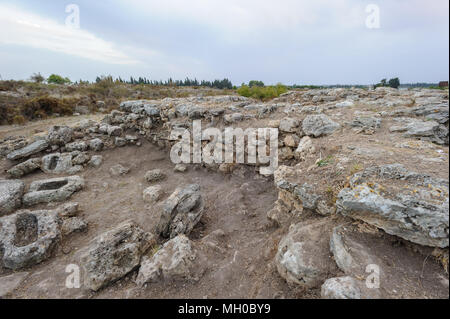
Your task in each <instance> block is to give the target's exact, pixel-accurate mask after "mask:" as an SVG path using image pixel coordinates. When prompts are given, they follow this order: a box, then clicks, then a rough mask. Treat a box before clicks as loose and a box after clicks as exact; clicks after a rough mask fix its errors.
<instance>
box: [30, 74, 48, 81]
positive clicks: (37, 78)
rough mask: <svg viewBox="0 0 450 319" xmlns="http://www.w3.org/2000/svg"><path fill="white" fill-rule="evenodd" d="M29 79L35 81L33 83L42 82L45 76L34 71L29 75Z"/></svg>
mask: <svg viewBox="0 0 450 319" xmlns="http://www.w3.org/2000/svg"><path fill="white" fill-rule="evenodd" d="M30 79H31V81H33V82H35V83H42V82H44V80H45V78H44V77H43V76H42V75H41V73H34V74H33V75H32V76H31V77H30Z"/></svg>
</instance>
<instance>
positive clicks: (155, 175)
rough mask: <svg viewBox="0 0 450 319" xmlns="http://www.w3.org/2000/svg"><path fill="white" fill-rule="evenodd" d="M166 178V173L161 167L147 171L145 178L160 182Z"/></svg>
mask: <svg viewBox="0 0 450 319" xmlns="http://www.w3.org/2000/svg"><path fill="white" fill-rule="evenodd" d="M165 178H166V175H165V174H164V173H163V172H162V171H161V170H160V169H154V170H151V171H148V172H147V173H145V179H146V180H147V182H149V183H155V182H159V181H162V180H163V179H165Z"/></svg>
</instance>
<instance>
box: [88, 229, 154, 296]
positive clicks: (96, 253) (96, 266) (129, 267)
mask: <svg viewBox="0 0 450 319" xmlns="http://www.w3.org/2000/svg"><path fill="white" fill-rule="evenodd" d="M154 243H155V241H154V239H153V236H152V235H151V234H150V233H146V232H144V231H143V230H142V229H141V228H139V227H138V226H137V225H136V224H135V223H134V222H132V221H127V222H124V223H122V224H120V225H119V226H117V227H116V228H114V229H113V230H110V231H108V232H106V233H103V234H101V235H100V236H98V237H96V238H94V239H93V240H92V241H91V242H90V244H89V247H88V248H87V251H85V252H83V254H82V257H81V260H82V261H83V264H84V265H85V281H84V282H85V285H86V286H87V287H88V288H89V289H92V290H94V291H98V290H99V289H101V288H102V287H104V286H106V285H108V284H109V283H112V282H114V281H116V280H118V279H120V278H122V277H123V276H125V275H126V274H128V273H129V272H131V271H133V270H134V269H136V268H137V267H138V266H139V264H140V263H141V257H142V255H143V254H144V253H145V251H146V250H147V249H149V248H150V247H151V246H152V245H154Z"/></svg>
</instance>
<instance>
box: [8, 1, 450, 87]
mask: <svg viewBox="0 0 450 319" xmlns="http://www.w3.org/2000/svg"><path fill="white" fill-rule="evenodd" d="M55 2H56V3H55ZM70 4H74V5H76V8H79V22H80V25H79V26H80V28H76V27H73V25H72V26H70V25H68V23H67V22H66V21H67V19H68V18H70V17H71V16H72V14H73V11H70V10H69V11H68V12H66V8H67V6H68V5H70ZM371 4H373V5H375V6H376V7H377V8H379V22H380V24H379V28H378V27H375V28H370V27H368V25H367V19H368V17H369V16H370V15H372V14H373V12H368V11H366V10H367V8H368V5H371ZM69 8H73V6H72V7H71V6H69ZM448 10H449V2H448V1H447V0H431V1H423V0H379V1H375V0H372V1H360V0H334V1H325V0H315V1H306V0H279V1H276V2H275V1H256V0H247V1H237V0H230V1H226V2H225V1H213V0H209V1H206V0H191V1H189V2H187V1H182V0H168V1H164V2H162V1H144V0H127V1H125V0H111V1H108V2H107V3H105V2H92V1H86V0H80V1H73V2H66V1H52V0H43V1H39V3H36V2H35V1H29V0H18V1H14V2H13V1H2V0H0V28H1V29H2V30H3V31H2V33H0V48H1V50H0V61H1V62H0V76H1V78H2V79H3V80H5V79H16V80H20V79H21V80H25V79H28V78H29V77H30V75H31V74H32V73H36V72H40V73H42V74H43V75H44V76H48V75H50V74H52V73H56V74H61V75H63V76H65V77H66V76H67V77H69V78H70V79H71V80H73V81H77V80H79V79H83V80H89V81H93V80H95V78H96V77H97V76H100V75H112V76H114V77H119V76H120V77H122V78H124V79H128V78H129V77H130V76H133V77H136V78H137V77H147V78H149V79H151V80H165V79H168V78H170V77H171V78H174V79H184V78H186V77H189V78H197V79H199V80H202V79H204V80H213V79H222V78H228V79H230V80H231V81H232V82H233V83H234V84H236V85H239V84H240V83H242V82H248V81H250V80H262V81H263V82H265V83H268V84H275V83H278V82H281V83H284V84H315V85H321V84H323V85H330V84H372V83H376V82H378V81H379V80H380V79H382V78H391V77H399V78H400V80H401V81H402V83H416V82H428V83H436V82H439V81H443V80H448V77H449V15H448ZM72 22H73V21H72Z"/></svg>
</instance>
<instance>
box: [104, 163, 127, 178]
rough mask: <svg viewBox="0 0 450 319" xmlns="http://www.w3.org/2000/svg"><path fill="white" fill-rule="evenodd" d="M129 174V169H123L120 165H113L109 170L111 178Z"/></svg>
mask: <svg viewBox="0 0 450 319" xmlns="http://www.w3.org/2000/svg"><path fill="white" fill-rule="evenodd" d="M129 172H130V169H129V168H127V167H124V166H122V165H120V164H117V165H114V166H112V167H111V168H110V169H109V173H110V174H111V175H112V176H122V175H126V174H128V173H129Z"/></svg>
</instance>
